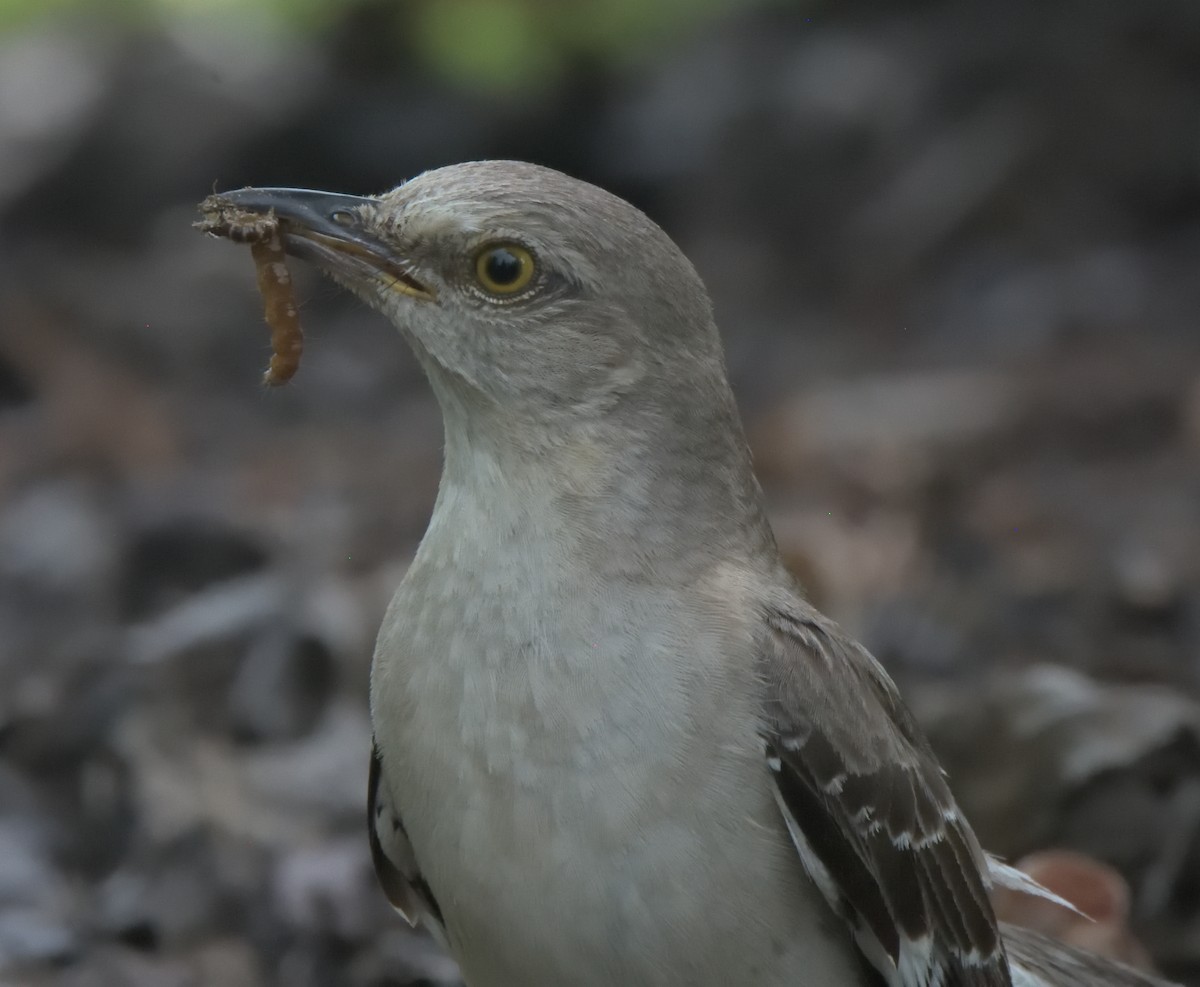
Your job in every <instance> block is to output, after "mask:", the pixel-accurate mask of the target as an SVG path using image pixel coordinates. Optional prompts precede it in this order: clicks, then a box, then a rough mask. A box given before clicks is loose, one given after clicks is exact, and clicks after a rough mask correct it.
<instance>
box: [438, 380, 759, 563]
mask: <svg viewBox="0 0 1200 987" xmlns="http://www.w3.org/2000/svg"><path fill="white" fill-rule="evenodd" d="M721 385H722V388H721V390H720V391H719V392H718V393H717V394H715V395H714V394H712V393H709V394H701V395H697V396H696V397H695V400H694V401H691V402H680V401H678V400H673V401H667V402H657V403H656V402H653V401H645V402H644V403H642V404H633V403H631V402H625V403H622V404H621V405H619V406H617V407H614V408H612V409H611V410H610V411H609V412H608V413H607V414H604V415H599V416H597V415H595V414H587V415H580V416H578V417H577V418H573V417H571V416H570V415H564V414H561V413H551V414H546V415H537V414H534V415H530V414H529V413H518V412H513V411H511V410H505V409H497V408H495V407H494V406H493V407H490V408H486V409H485V408H480V407H477V406H475V405H474V404H473V403H472V402H471V401H470V400H467V401H464V400H462V399H461V398H459V397H456V396H450V395H445V394H439V399H440V402H441V405H442V411H443V417H444V420H445V430H446V446H445V467H444V471H443V476H442V482H441V486H440V489H439V494H438V500H437V504H436V506H435V510H434V519H433V524H432V525H431V530H432V529H433V528H448V529H457V530H459V531H461V530H462V529H463V527H464V526H468V527H473V528H475V529H478V528H480V527H481V526H484V527H490V528H495V529H503V530H504V531H505V532H507V534H508V536H510V538H511V539H512V540H515V541H518V542H520V543H523V544H526V545H529V546H531V548H532V547H533V546H535V545H537V544H539V543H543V542H553V546H554V551H555V552H568V553H572V554H577V555H579V556H580V557H581V558H580V561H581V562H582V563H583V564H586V565H588V566H589V567H590V568H591V569H593V570H595V571H597V572H598V573H600V572H603V571H605V570H610V569H611V570H614V572H620V573H623V574H626V575H628V574H629V572H628V570H630V569H631V568H632V569H636V570H637V572H638V573H639V574H640V576H641V577H645V575H646V573H647V570H650V569H654V568H655V567H657V566H662V567H665V569H667V570H669V571H670V572H671V573H673V574H677V573H679V570H680V568H681V567H683V568H690V567H700V568H705V567H708V566H711V564H712V563H713V560H714V559H723V558H740V557H742V556H744V555H745V554H746V553H747V552H748V551H749V552H752V553H753V552H756V553H758V554H760V555H762V556H763V557H766V558H772V557H774V553H775V549H774V541H773V537H772V535H771V533H770V530H769V528H768V526H767V523H766V520H765V514H764V509H763V502H762V494H761V490H760V488H759V486H758V482H757V480H756V479H755V477H754V474H753V471H752V469H751V464H750V454H749V451H748V449H747V447H746V443H745V439H744V436H743V432H742V428H741V423H740V421H739V419H738V417H737V413H736V410H735V409H734V405H733V400H732V396H731V395H730V394H729V393H728V388H727V386H725V385H724V382H723V381H722V382H721ZM672 578H674V576H673V577H672Z"/></svg>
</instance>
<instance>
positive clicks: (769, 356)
mask: <svg viewBox="0 0 1200 987" xmlns="http://www.w3.org/2000/svg"><path fill="white" fill-rule="evenodd" d="M483 157H516V158H523V159H529V160H533V161H537V162H540V163H542V164H546V165H550V166H553V167H556V168H560V169H563V170H565V171H568V172H570V173H572V174H574V175H577V176H579V177H582V178H585V179H588V180H591V181H593V182H596V183H599V184H601V185H604V186H606V187H608V188H610V189H612V190H613V191H615V192H617V193H618V194H620V195H622V196H625V197H626V198H629V199H630V200H632V201H633V202H635V203H637V204H638V205H639V206H641V207H642V208H643V209H645V210H646V211H647V212H648V213H650V215H651V216H652V217H654V218H655V219H656V220H657V221H658V222H659V223H660V224H661V225H663V226H664V227H665V228H666V229H667V231H668V232H669V233H671V234H672V235H673V236H674V237H675V238H676V239H677V240H678V241H679V242H680V243H681V245H682V246H683V247H684V249H685V250H686V251H687V253H688V254H689V255H690V256H691V257H692V259H693V260H694V261H695V263H696V265H697V266H698V267H699V269H700V271H701V274H702V275H703V276H704V278H705V279H706V281H707V283H708V284H709V286H710V288H711V290H712V293H713V296H714V300H715V303H716V307H717V312H718V317H719V320H720V322H721V324H722V326H723V329H724V332H725V335H726V340H727V346H728V352H729V360H730V366H731V373H732V377H733V381H734V384H735V388H736V390H737V393H738V396H739V399H740V401H741V403H742V406H743V409H744V411H745V415H746V421H747V426H748V429H749V432H750V436H751V440H752V444H753V446H754V449H755V453H756V457H757V462H758V464H759V467H760V471H761V474H762V477H763V480H764V483H765V485H766V488H767V492H768V496H769V498H770V501H771V505H772V510H773V513H774V520H775V522H776V524H777V527H778V532H779V536H780V540H781V542H782V544H783V547H784V549H785V551H786V552H787V555H788V559H789V561H790V563H791V564H792V566H793V567H794V569H795V570H796V572H797V573H798V574H799V575H800V576H801V578H802V579H803V580H804V582H805V583H806V585H807V586H808V587H809V589H810V591H811V594H812V596H813V597H814V599H815V600H816V601H817V602H818V603H819V605H821V606H822V607H824V608H825V609H827V610H828V611H829V612H831V613H832V614H833V615H835V616H836V617H837V618H838V619H840V620H842V621H843V622H844V623H845V624H846V625H847V626H848V627H849V628H851V629H852V630H853V631H854V632H855V633H857V634H859V635H860V636H861V637H863V639H864V640H865V641H866V642H867V643H868V644H869V646H870V647H871V648H872V649H873V650H874V651H875V652H876V654H877V655H878V656H879V657H880V658H881V659H882V660H883V661H884V662H885V663H886V664H887V666H888V668H889V669H890V670H891V671H892V673H893V674H894V675H895V676H896V677H897V678H898V680H899V681H900V682H901V684H902V687H903V689H904V691H905V693H906V695H907V696H908V697H909V698H910V700H911V702H912V703H913V705H914V707H915V708H916V710H917V712H918V715H919V716H920V718H921V719H922V721H923V722H924V724H925V725H926V727H927V729H929V730H930V732H931V733H932V735H933V737H934V739H935V742H936V744H937V746H938V749H939V752H940V753H941V755H942V757H943V758H944V759H945V761H946V764H947V766H948V768H949V769H950V772H951V780H952V783H953V785H954V787H955V789H956V791H957V792H958V794H959V796H960V798H961V800H962V801H963V802H964V803H965V805H966V807H967V809H968V813H969V815H971V817H972V819H973V821H974V822H975V824H976V826H977V829H978V830H979V833H980V835H981V838H982V840H983V842H984V844H985V845H986V846H988V847H989V848H990V849H992V850H994V851H996V852H998V853H1002V854H1004V855H1007V856H1009V857H1011V858H1014V859H1015V858H1019V857H1021V856H1023V855H1025V854H1027V853H1029V852H1031V851H1035V850H1040V849H1045V848H1050V847H1058V848H1068V849H1073V850H1077V851H1081V852H1083V853H1086V854H1088V855H1089V859H1090V860H1093V861H1104V862H1106V863H1107V864H1108V865H1111V867H1112V868H1113V870H1112V871H1105V872H1104V873H1105V875H1106V877H1109V878H1112V879H1113V881H1115V883H1113V884H1109V885H1105V887H1108V888H1109V889H1110V891H1111V893H1106V894H1107V896H1106V897H1105V898H1104V902H1105V903H1106V905H1107V906H1111V909H1112V916H1111V917H1112V926H1113V930H1114V931H1113V935H1114V937H1116V939H1120V941H1121V943H1124V945H1122V946H1121V947H1120V948H1121V949H1126V948H1127V949H1128V950H1135V949H1136V948H1137V947H1136V944H1135V943H1133V941H1132V940H1131V939H1130V938H1129V936H1130V933H1129V930H1128V929H1126V928H1125V924H1126V913H1127V912H1128V916H1129V921H1130V922H1131V923H1132V926H1133V930H1134V933H1135V934H1136V935H1137V936H1138V937H1140V939H1141V941H1142V943H1144V945H1145V946H1146V947H1147V949H1148V950H1149V953H1150V954H1152V956H1153V958H1154V962H1156V963H1157V964H1158V965H1159V966H1160V968H1162V969H1165V970H1167V971H1169V972H1171V973H1172V974H1174V975H1175V976H1177V977H1180V978H1184V979H1187V980H1188V982H1190V983H1192V984H1200V713H1198V712H1197V705H1196V702H1195V700H1196V695H1197V689H1198V687H1200V578H1198V577H1200V325H1198V313H1200V4H1197V3H1196V2H1195V0H1140V2H1138V3H1128V2H1124V0H1060V2H1058V3H1053V4H1048V3H1044V2H1042V0H1006V2H1005V3H1004V4H999V3H989V2H984V0H975V2H972V0H966V2H963V0H910V2H906V3H900V4H897V3H895V2H884V0H861V2H859V3H855V4H852V5H849V4H834V3H820V2H816V0H811V2H803V0H792V2H766V0H658V2H646V0H593V2H579V3H571V4H568V3H556V2H553V0H404V2H396V0H236V2H235V0H123V2H117V0H113V2H102V0H54V2H46V0H0V984H3V985H5V987H10V985H16V987H37V985H62V987H124V985H129V987H192V985H198V987H199V985H221V987H259V985H264V987H265V985H284V984H286V985H288V987H329V985H348V987H402V985H410V984H420V983H428V984H452V983H455V982H456V981H455V973H454V969H453V966H452V965H451V964H449V963H448V961H446V960H444V959H442V958H441V957H440V956H439V954H438V953H437V951H436V950H435V949H434V948H433V947H432V946H431V945H429V944H428V942H427V941H426V940H425V939H424V938H422V937H421V936H420V935H418V934H416V933H412V932H409V931H408V930H407V928H406V927H404V926H403V925H402V923H400V922H399V921H398V920H397V919H396V918H395V917H394V916H392V915H391V913H390V911H389V909H388V908H387V907H386V906H385V904H384V902H383V898H382V895H381V894H380V893H379V892H378V890H377V889H376V887H375V885H374V880H373V876H372V874H371V870H370V864H369V860H368V856H367V844H366V839H365V835H364V820H363V816H364V805H363V803H364V798H365V784H366V766H367V764H366V757H367V751H368V744H369V724H368V721H367V713H366V684H367V672H368V667H369V662H370V654H371V649H372V645H373V638H374V634H375V631H376V629H377V627H378V624H379V620H380V617H381V614H382V610H383V607H384V606H385V604H386V601H387V599H388V598H389V596H390V594H391V592H392V590H393V588H394V587H395V585H396V583H397V582H398V580H399V578H400V577H401V575H402V574H403V572H404V569H405V566H406V564H407V562H408V559H409V558H410V556H411V554H412V552H413V549H414V547H415V546H416V543H417V541H418V539H419V537H420V535H421V532H422V530H423V527H424V524H425V522H426V520H427V516H428V512H429V509H430V505H431V503H432V498H433V494H434V490H435V487H436V483H437V476H438V469H439V457H440V444H441V432H440V423H439V418H438V414H437V409H436V407H435V405H434V403H433V400H432V398H431V395H430V393H429V390H428V389H427V387H426V386H425V384H424V382H423V381H422V379H421V376H420V374H419V371H418V368H417V366H416V364H415V362H414V361H413V359H412V357H411V356H410V354H409V353H408V352H407V351H406V350H405V348H404V346H403V345H402V343H401V341H400V339H399V338H398V337H397V336H396V335H395V333H394V332H393V331H392V330H391V329H390V327H389V326H388V325H386V324H385V323H384V322H383V321H382V320H381V319H380V318H379V317H377V316H375V315H373V314H372V313H370V312H369V311H367V310H366V309H365V308H364V307H363V306H362V305H360V304H359V303H357V302H356V301H354V300H353V299H351V298H350V297H348V296H347V295H345V294H342V293H340V292H338V291H337V290H335V289H334V288H332V287H331V286H330V285H328V284H326V283H322V282H320V281H319V280H317V279H316V278H315V277H314V276H312V275H311V274H310V273H309V272H305V271H302V270H300V269H299V266H298V265H297V277H298V280H299V297H300V299H301V301H302V306H303V307H302V316H303V321H304V324H305V327H306V330H307V332H308V346H307V351H306V354H305V359H304V363H303V365H302V367H301V369H300V372H299V374H298V375H297V377H296V379H295V381H294V382H293V383H292V384H291V385H290V386H289V387H287V388H284V389H281V390H277V391H271V392H269V393H268V392H266V391H264V389H263V388H262V387H261V386H260V384H259V379H260V375H261V373H262V370H263V368H264V367H265V365H266V360H267V356H268V354H269V346H268V334H267V331H266V329H265V328H264V326H263V324H262V315H261V307H260V300H259V298H258V296H257V294H256V292H255V289H254V274H253V268H252V265H251V263H250V258H249V256H248V254H247V252H246V251H245V250H241V249H235V248H233V247H232V246H231V245H230V244H228V243H224V242H215V241H213V240H211V239H206V238H203V237H201V236H199V235H198V234H197V233H196V232H195V231H193V230H192V229H191V228H190V224H191V223H192V222H193V220H194V219H196V218H197V217H196V215H195V203H196V202H197V201H199V200H200V199H201V198H202V197H204V196H205V195H206V194H207V193H209V192H210V191H212V190H213V189H214V188H218V189H225V188H233V187H238V186H241V185H246V184H259V185H298V186H309V187H315V188H323V189H331V190H337V191H346V192H356V193H369V192H378V191H383V190H386V189H388V188H390V187H391V186H393V185H395V184H397V183H398V182H400V181H401V180H402V179H404V178H405V177H407V176H411V175H414V174H416V173H418V172H420V171H422V170H424V169H426V168H430V167H434V166H437V165H441V164H447V163H451V162H455V161H461V160H466V159H472V158H483ZM1097 866H1098V865H1097ZM1105 907H1106V906H1097V908H1096V911H1097V913H1100V912H1103V911H1104V908H1105ZM1106 928H1107V926H1106ZM1122 937H1124V938H1122ZM1114 941H1115V940H1114ZM1115 948H1116V947H1114V949H1115ZM1118 955H1125V956H1126V958H1131V959H1134V961H1136V962H1149V958H1148V957H1147V956H1146V954H1144V953H1135V952H1126V953H1120V951H1119V950H1118Z"/></svg>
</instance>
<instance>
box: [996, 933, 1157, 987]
mask: <svg viewBox="0 0 1200 987" xmlns="http://www.w3.org/2000/svg"><path fill="white" fill-rule="evenodd" d="M1001 928H1002V929H1003V932H1004V944H1005V947H1006V948H1007V950H1008V956H1009V959H1010V960H1011V961H1012V964H1013V966H1014V967H1015V968H1020V969H1022V970H1026V971H1028V972H1029V973H1030V974H1031V975H1033V976H1035V977H1037V978H1038V981H1039V982H1040V983H1041V984H1042V985H1043V987H1081V985H1085V984H1086V985H1087V987H1172V985H1171V984H1169V983H1168V982H1167V981H1165V980H1161V979H1159V978H1158V977H1152V976H1150V975H1149V974H1146V973H1142V972H1141V971H1140V970H1134V969H1133V968H1132V967H1128V966H1125V965H1124V964H1122V963H1115V962H1113V961H1112V960H1107V959H1101V958H1100V957H1098V956H1094V955H1092V954H1091V953H1085V952H1083V951H1082V950H1078V949H1072V948H1071V947H1070V946H1064V945H1063V944H1062V943H1061V942H1059V941H1058V940H1057V939H1047V938H1046V937H1045V936H1043V935H1040V934H1039V933H1037V932H1031V931H1030V930H1029V929H1022V928H1019V927H1017V926H1015V925H1004V926H1002V927H1001Z"/></svg>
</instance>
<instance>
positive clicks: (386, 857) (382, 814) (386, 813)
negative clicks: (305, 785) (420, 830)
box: [367, 746, 446, 944]
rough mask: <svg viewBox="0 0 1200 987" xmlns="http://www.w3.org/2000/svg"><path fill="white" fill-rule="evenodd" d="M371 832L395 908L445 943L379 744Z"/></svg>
mask: <svg viewBox="0 0 1200 987" xmlns="http://www.w3.org/2000/svg"><path fill="white" fill-rule="evenodd" d="M367 833H368V837H369V839H370V842H371V860H372V862H373V863H374V864H375V873H376V875H377V876H378V878H379V883H380V885H381V886H382V887H383V893H384V894H385V895H386V896H387V899H388V901H390V902H391V903H392V907H393V908H395V909H396V911H398V912H399V913H400V914H401V915H403V916H404V918H405V919H406V920H407V921H408V924H409V925H416V924H417V923H418V922H420V923H421V924H422V925H423V926H425V927H426V928H427V929H429V931H430V932H431V933H433V936H434V938H435V939H437V940H438V941H439V942H442V943H443V944H444V943H445V937H446V933H445V924H444V921H443V919H442V910H441V908H439V907H438V903H437V899H436V898H434V896H433V892H432V891H431V890H430V887H429V885H428V883H427V882H426V881H425V878H423V877H422V876H421V869H420V868H419V867H418V866H417V858H416V856H415V855H414V854H413V848H412V843H411V842H409V839H408V832H407V831H406V830H405V828H404V822H403V820H402V819H401V818H400V812H399V810H398V809H397V808H396V803H395V801H394V800H393V799H392V798H391V795H390V793H389V792H388V789H387V782H386V781H385V780H384V778H383V761H382V760H381V758H380V756H379V748H378V746H373V747H372V750H371V769H370V772H369V773H368V776H367Z"/></svg>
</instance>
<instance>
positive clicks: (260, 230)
mask: <svg viewBox="0 0 1200 987" xmlns="http://www.w3.org/2000/svg"><path fill="white" fill-rule="evenodd" d="M200 210H201V211H202V212H203V213H204V219H203V220H202V221H201V222H199V223H197V224H196V226H197V227H198V228H199V229H200V230H202V231H203V232H205V233H211V234H212V235H213V236H223V237H228V238H229V239H230V240H232V241H234V242H235V243H248V244H249V245H250V254H251V256H252V257H253V258H254V267H255V273H256V275H257V279H258V291H259V294H261V295H262V298H263V306H264V314H265V316H266V320H267V325H268V326H269V327H270V329H271V350H272V352H271V362H270V364H269V365H268V367H267V370H266V372H265V373H264V374H263V383H264V384H266V385H268V386H269V387H278V386H279V385H280V384H286V383H287V382H288V381H289V380H291V379H292V377H293V376H294V375H295V373H296V371H297V369H299V367H300V355H301V354H302V353H303V352H304V332H303V330H302V329H301V328H300V313H299V311H298V310H297V308H296V299H295V296H294V294H293V292H292V276H291V272H289V271H288V267H287V258H286V255H285V254H284V250H283V239H282V238H281V236H280V234H279V221H278V220H277V219H276V218H275V214H274V213H273V212H272V213H267V214H266V215H263V214H261V213H251V212H244V211H242V210H239V209H237V208H236V207H234V206H233V205H232V204H231V203H229V202H228V201H227V200H225V199H223V198H222V197H221V196H219V195H214V196H209V197H208V198H207V199H205V200H204V201H203V202H202V203H200Z"/></svg>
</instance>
